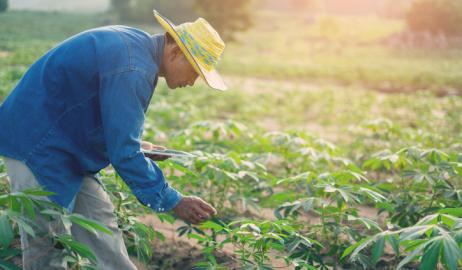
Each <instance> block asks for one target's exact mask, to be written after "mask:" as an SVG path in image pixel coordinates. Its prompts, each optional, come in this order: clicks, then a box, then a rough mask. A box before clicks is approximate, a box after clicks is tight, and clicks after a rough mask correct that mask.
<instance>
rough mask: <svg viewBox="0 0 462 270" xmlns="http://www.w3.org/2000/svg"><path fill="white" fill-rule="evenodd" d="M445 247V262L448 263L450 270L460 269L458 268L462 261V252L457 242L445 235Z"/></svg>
mask: <svg viewBox="0 0 462 270" xmlns="http://www.w3.org/2000/svg"><path fill="white" fill-rule="evenodd" d="M443 247H444V250H443V254H444V261H445V262H446V264H447V266H448V267H449V269H450V270H457V269H459V268H458V267H457V266H458V264H459V261H460V260H461V259H462V251H461V250H460V248H459V246H458V245H457V243H456V241H454V239H453V238H452V237H451V236H450V235H445V237H444V238H443Z"/></svg>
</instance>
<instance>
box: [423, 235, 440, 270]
mask: <svg viewBox="0 0 462 270" xmlns="http://www.w3.org/2000/svg"><path fill="white" fill-rule="evenodd" d="M440 252H441V240H437V241H434V242H433V243H431V244H430V245H429V246H428V247H427V248H425V250H424V254H423V256H422V262H421V264H420V269H422V270H434V269H436V264H437V263H438V258H439V255H440Z"/></svg>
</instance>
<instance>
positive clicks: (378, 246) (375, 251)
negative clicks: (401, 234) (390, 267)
mask: <svg viewBox="0 0 462 270" xmlns="http://www.w3.org/2000/svg"><path fill="white" fill-rule="evenodd" d="M384 248H385V237H383V236H382V237H380V238H379V239H378V240H377V242H375V244H374V246H373V247H372V262H373V263H374V265H375V264H376V263H377V262H378V261H379V259H380V257H382V255H383V250H384Z"/></svg>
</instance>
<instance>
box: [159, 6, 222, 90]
mask: <svg viewBox="0 0 462 270" xmlns="http://www.w3.org/2000/svg"><path fill="white" fill-rule="evenodd" d="M153 12H154V17H155V18H156V19H157V21H158V22H159V23H160V24H161V25H162V27H164V28H165V30H167V32H168V33H169V34H170V35H171V36H172V37H173V39H174V40H175V41H176V43H177V44H178V46H179V47H180V49H181V50H182V51H183V53H184V55H185V56H186V58H187V59H188V61H189V63H191V65H192V66H193V67H194V69H195V70H196V72H197V74H199V75H200V76H201V77H202V78H203V79H204V80H205V81H206V82H207V84H208V85H209V86H210V87H212V88H214V89H217V90H221V91H224V90H227V89H228V87H227V86H226V84H225V82H224V81H223V78H222V77H221V76H220V74H218V72H217V71H216V70H215V66H216V64H217V63H218V60H219V59H220V56H221V55H222V53H223V50H224V49H225V43H224V42H223V40H222V39H221V38H220V35H219V34H218V33H217V31H215V29H213V27H212V26H211V25H210V24H209V23H208V22H207V21H206V20H205V19H203V18H199V19H197V20H196V21H195V22H187V23H183V24H180V25H177V26H176V25H174V24H173V23H172V22H170V21H169V20H168V19H167V18H165V17H164V16H162V15H160V14H159V12H157V11H156V10H153Z"/></svg>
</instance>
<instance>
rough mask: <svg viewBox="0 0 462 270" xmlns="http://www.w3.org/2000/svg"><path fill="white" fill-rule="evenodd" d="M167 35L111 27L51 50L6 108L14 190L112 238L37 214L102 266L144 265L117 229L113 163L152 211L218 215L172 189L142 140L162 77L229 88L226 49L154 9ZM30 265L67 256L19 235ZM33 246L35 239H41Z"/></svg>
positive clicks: (199, 29) (199, 26)
mask: <svg viewBox="0 0 462 270" xmlns="http://www.w3.org/2000/svg"><path fill="white" fill-rule="evenodd" d="M154 16H155V18H156V19H157V20H158V22H159V23H160V24H161V25H162V26H163V27H164V28H165V30H166V33H165V34H160V35H154V36H151V35H149V34H147V33H145V32H143V31H141V30H138V29H134V28H129V27H124V26H108V27H102V28H97V29H92V30H89V31H85V32H83V33H80V34H78V35H76V36H73V37H71V38H69V39H68V40H66V41H64V42H63V43H61V44H59V45H58V46H57V47H55V48H53V49H51V50H50V51H48V52H47V53H46V54H45V55H44V56H42V57H41V58H40V59H39V60H38V61H37V62H35V63H34V64H33V65H32V66H31V67H30V69H29V70H28V71H27V72H26V73H25V75H24V76H23V77H22V79H21V80H20V82H19V83H18V85H17V86H16V87H15V89H14V90H13V91H12V93H11V94H10V95H9V96H8V98H7V99H6V100H5V101H4V103H3V104H2V105H1V107H0V123H1V126H2V129H1V130H0V155H3V156H5V164H6V167H7V172H8V175H9V178H10V182H11V188H12V191H21V190H24V189H27V188H32V187H37V186H41V187H42V188H44V189H45V190H48V191H52V192H54V193H55V195H53V196H50V197H49V199H50V200H51V201H53V202H56V203H58V204H60V205H62V206H63V207H66V208H67V209H68V210H69V211H73V212H75V213H80V214H82V215H84V216H86V217H88V218H92V219H96V220H98V221H99V222H101V223H103V224H105V225H106V226H108V228H110V229H111V231H112V232H113V234H112V236H109V235H105V234H98V236H95V235H93V234H91V233H89V232H87V231H85V230H83V229H81V228H79V227H76V226H73V227H72V229H71V232H69V231H66V229H65V228H64V226H60V225H59V224H58V225H57V224H51V223H50V221H48V220H47V219H46V218H44V217H42V216H40V215H38V216H37V224H38V225H39V232H40V233H42V234H51V233H72V235H73V236H74V237H75V238H76V239H77V240H78V241H80V242H83V243H85V244H87V245H88V246H90V248H91V249H92V250H93V252H94V253H95V255H96V257H97V259H98V265H99V267H100V268H101V269H111V270H114V269H136V268H135V266H134V265H133V264H132V263H131V262H130V260H129V258H128V255H127V251H126V248H125V245H124V243H123V239H122V235H121V232H120V230H119V229H118V227H117V221H116V218H115V215H114V213H113V210H114V208H113V206H112V203H111V202H110V200H109V197H108V195H107V194H106V193H105V191H104V190H103V189H102V187H101V185H100V183H99V182H98V181H97V175H96V173H97V172H98V171H100V170H101V169H103V168H105V167H106V166H108V165H109V164H111V165H112V166H113V167H114V168H115V170H116V171H117V172H118V173H119V174H120V175H121V177H122V178H123V180H124V181H125V182H126V183H127V185H128V186H129V187H130V188H131V190H132V192H133V194H134V195H135V196H136V197H137V198H138V200H139V201H140V202H141V203H142V204H143V205H145V206H148V207H150V208H152V209H153V210H154V211H156V212H168V211H170V210H173V211H174V212H175V213H176V215H177V216H178V217H179V218H181V219H183V220H185V221H188V222H191V223H200V222H202V221H204V220H206V219H207V218H209V217H210V216H211V215H213V214H215V213H216V210H215V209H214V208H213V207H212V206H211V205H209V204H208V203H206V202H204V201H203V200H201V199H200V198H198V197H194V196H183V195H181V193H179V192H178V191H176V190H175V189H174V188H172V187H170V186H169V185H168V184H167V183H166V181H165V179H164V176H163V174H162V171H161V170H160V169H159V167H158V166H157V165H156V163H155V162H154V161H152V160H151V159H149V158H147V157H145V156H144V155H143V153H142V152H141V151H140V149H141V145H143V148H146V149H152V148H153V147H154V146H153V145H152V144H151V143H148V142H143V143H142V144H141V141H140V138H141V134H142V130H143V122H144V113H145V112H146V110H147V108H148V105H149V102H150V99H151V97H152V94H153V91H154V88H155V86H156V84H157V79H158V77H159V76H160V77H164V78H165V80H166V82H167V85H168V87H169V88H172V89H173V88H178V87H184V86H187V85H193V84H194V82H195V80H196V79H197V77H198V76H200V77H202V78H203V79H204V80H205V81H206V82H207V84H208V85H209V86H211V87H212V88H215V89H218V90H226V85H225V84H224V82H223V80H222V78H221V77H220V76H219V74H218V73H217V72H216V70H215V69H214V66H215V65H216V63H217V61H218V59H219V58H220V56H221V54H222V52H223V50H224V43H223V41H222V40H221V38H220V36H219V35H218V33H217V32H216V31H215V30H214V29H213V28H212V27H211V26H210V25H209V24H208V23H207V22H206V21H205V20H204V19H202V18H200V19H198V20H196V21H195V22H193V23H185V24H182V25H179V26H175V25H173V24H172V23H171V22H169V21H168V20H167V19H166V18H164V17H163V16H161V15H160V14H159V13H157V12H156V11H154ZM20 233H21V243H22V250H23V267H24V269H65V266H66V263H65V262H64V260H63V254H62V250H60V249H57V248H56V247H54V246H53V245H52V244H51V242H49V241H43V240H41V241H36V239H34V238H32V237H31V236H29V235H27V234H26V233H25V232H24V231H21V232H20ZM34 240H35V241H34Z"/></svg>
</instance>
